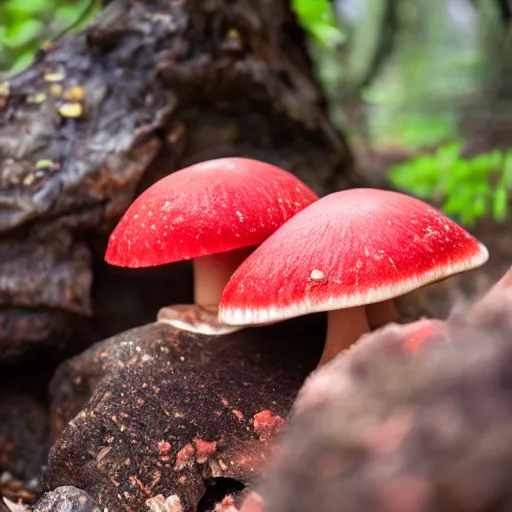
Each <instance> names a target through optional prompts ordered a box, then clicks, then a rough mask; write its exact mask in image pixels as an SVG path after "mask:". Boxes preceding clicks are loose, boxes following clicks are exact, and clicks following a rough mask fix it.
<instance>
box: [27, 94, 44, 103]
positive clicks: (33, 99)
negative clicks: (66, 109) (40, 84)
mask: <svg viewBox="0 0 512 512" xmlns="http://www.w3.org/2000/svg"><path fill="white" fill-rule="evenodd" d="M45 99H46V94H45V93H44V92H38V93H36V94H30V95H29V96H27V103H35V104H36V105H40V104H41V103H43V102H44V100H45Z"/></svg>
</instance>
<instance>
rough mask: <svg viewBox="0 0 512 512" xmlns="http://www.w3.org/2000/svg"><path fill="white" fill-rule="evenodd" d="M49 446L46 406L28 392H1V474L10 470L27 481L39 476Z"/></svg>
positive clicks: (15, 475) (12, 473)
mask: <svg viewBox="0 0 512 512" xmlns="http://www.w3.org/2000/svg"><path fill="white" fill-rule="evenodd" d="M49 448H50V438H49V424H48V412H47V410H46V409H45V408H44V406H43V405H42V404H41V403H39V402H38V401H36V399H35V398H34V397H33V396H31V395H29V394H28V393H22V392H11V393H8V392H5V391H4V392H3V393H0V475H1V474H2V473H3V472H9V473H10V474H11V475H13V476H14V477H16V478H18V479H21V480H24V481H28V480H31V479H33V478H37V477H38V476H40V473H41V467H42V466H43V465H44V464H45V463H46V457H47V453H48V450H49ZM1 483H2V482H0V484H1ZM0 487H1V485H0Z"/></svg>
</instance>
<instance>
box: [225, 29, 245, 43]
mask: <svg viewBox="0 0 512 512" xmlns="http://www.w3.org/2000/svg"><path fill="white" fill-rule="evenodd" d="M228 37H229V38H230V39H236V40H237V41H242V36H241V35H240V32H238V30H237V29H236V28H230V29H229V30H228Z"/></svg>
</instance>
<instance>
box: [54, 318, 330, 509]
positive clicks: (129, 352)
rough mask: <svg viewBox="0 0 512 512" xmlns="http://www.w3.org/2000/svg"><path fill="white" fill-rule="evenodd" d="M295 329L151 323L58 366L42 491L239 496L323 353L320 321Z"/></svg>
mask: <svg viewBox="0 0 512 512" xmlns="http://www.w3.org/2000/svg"><path fill="white" fill-rule="evenodd" d="M293 325H294V324H293V323H290V322H288V323H287V324H281V325H278V326H272V327H265V328H260V329H248V330H245V331H239V332H237V333H233V334H229V335H225V336H221V337H208V336H200V335H193V334H191V333H187V332H183V331H179V330H176V329H174V328H172V327H171V326H169V325H166V324H163V323H154V324H149V325H147V326H144V327H141V328H137V329H133V330H131V331H128V332H125V333H122V334H120V335H117V336H115V337H113V338H111V339H109V340H106V341H104V342H101V343H99V344H96V345H94V346H93V347H91V348H90V349H89V350H87V351H86V352H84V353H83V354H81V355H79V356H77V357H75V358H73V359H71V360H69V361H67V362H65V363H63V364H62V365H61V367H60V368H59V369H58V371H57V372H56V374H55V377H54V380H53V382H52V386H51V395H52V429H53V434H54V437H57V436H58V435H59V434H60V437H58V438H57V440H56V443H55V444H54V446H53V448H52V451H51V454H50V458H49V464H48V471H47V474H46V486H47V487H48V488H56V487H58V486H62V485H74V486H76V487H79V488H81V489H84V490H85V491H87V492H88V493H90V495H91V496H92V497H93V498H94V499H95V500H96V501H97V502H98V504H100V505H101V506H102V507H107V508H109V510H114V511H116V510H134V511H135V510H146V509H147V507H149V506H151V503H153V506H156V505H155V501H154V500H155V499H156V498H157V497H158V496H159V495H160V496H163V498H164V499H167V498H169V497H170V496H174V495H176V496H178V497H179V500H180V503H181V506H182V507H183V511H184V512H187V511H195V510H196V507H198V504H199V503H200V502H201V499H202V498H204V496H205V493H208V492H210V491H212V488H213V487H215V486H216V485H217V490H219V484H221V485H220V487H221V488H223V489H224V490H223V491H222V490H221V491H219V493H220V495H215V494H216V493H215V492H213V496H211V499H210V502H215V500H218V501H221V500H222V499H223V497H224V496H222V493H223V492H224V493H226V494H229V493H231V492H233V491H235V494H236V493H237V492H240V491H241V490H242V489H243V487H244V486H245V485H247V484H248V483H250V482H251V481H252V480H253V478H254V477H255V476H256V475H257V474H258V473H259V470H260V469H261V467H262V464H264V463H265V461H266V460H267V458H268V456H269V453H270V451H271V447H272V445H273V439H274V438H275V435H276V434H278V433H279V432H280V431H281V429H282V427H283V425H284V423H285V418H286V417H287V414H288V411H289V409H290V407H291V405H292V403H293V400H294V399H295V396H296V393H297V391H298V389H299V388H300V386H301V385H302V383H303V381H304V379H305V378H306V376H307V375H308V374H309V372H310V371H311V370H312V369H313V368H314V367H315V365H316V363H317V361H318V358H319V356H320V353H321V349H322V344H323V343H322V341H321V340H323V336H324V331H323V329H322V327H320V328H318V329H316V330H315V329H312V328H311V324H310V325H309V329H305V328H304V322H303V321H301V322H297V323H296V324H295V325H296V327H293ZM313 325H314V326H315V327H317V324H316V323H315V322H314V321H313ZM320 326H321V324H320ZM315 340H316V341H315ZM87 400H89V401H87ZM68 421H69V424H68ZM66 425H67V426H66ZM61 432H62V433H61ZM219 493H217V494H219ZM150 499H153V501H152V502H148V500H150ZM206 501H208V499H206ZM203 503H206V502H205V501H204V499H203ZM204 506H205V507H206V506H207V505H206V504H205V505H204ZM197 510H200V509H199V508H197ZM202 510H208V509H207V508H204V509H202Z"/></svg>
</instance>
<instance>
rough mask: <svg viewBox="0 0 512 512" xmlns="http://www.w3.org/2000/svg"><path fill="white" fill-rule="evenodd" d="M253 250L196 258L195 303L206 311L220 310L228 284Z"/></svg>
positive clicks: (236, 250) (245, 248)
mask: <svg viewBox="0 0 512 512" xmlns="http://www.w3.org/2000/svg"><path fill="white" fill-rule="evenodd" d="M251 250H252V248H251V247H243V248H242V249H235V250H233V251H227V252H221V253H218V254H212V255H211V256H201V257H200V258H194V260H193V265H194V303H195V304H197V305H199V306H202V307H204V308H206V309H216V308H218V305H219V301H220V296H221V295H222V291H223V290H224V287H225V286H226V283H227V282H228V280H229V278H230V277H231V275H232V274H233V272H234V271H235V270H236V269H237V268H238V266H239V265H240V263H242V261H243V260H244V259H245V258H246V257H247V256H248V255H249V254H250V252H251Z"/></svg>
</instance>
